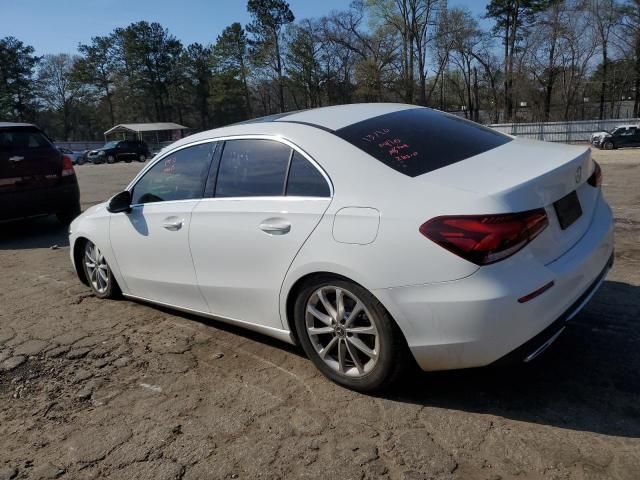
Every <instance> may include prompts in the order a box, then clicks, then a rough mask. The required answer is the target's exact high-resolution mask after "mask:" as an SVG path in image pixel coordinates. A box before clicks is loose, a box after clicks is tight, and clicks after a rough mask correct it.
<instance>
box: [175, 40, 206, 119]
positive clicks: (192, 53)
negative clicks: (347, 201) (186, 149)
mask: <svg viewBox="0 0 640 480" xmlns="http://www.w3.org/2000/svg"><path fill="white" fill-rule="evenodd" d="M182 64H183V65H184V70H183V72H184V75H185V77H186V80H187V84H188V86H189V88H190V90H191V92H190V93H191V96H192V102H193V104H194V107H195V110H196V112H197V114H198V119H199V123H200V128H201V129H202V130H206V129H207V128H209V127H210V125H211V121H210V115H209V98H210V97H211V79H212V48H211V47H205V46H204V45H202V44H200V43H192V44H191V45H189V46H188V47H187V48H186V49H185V51H184V52H183V54H182Z"/></svg>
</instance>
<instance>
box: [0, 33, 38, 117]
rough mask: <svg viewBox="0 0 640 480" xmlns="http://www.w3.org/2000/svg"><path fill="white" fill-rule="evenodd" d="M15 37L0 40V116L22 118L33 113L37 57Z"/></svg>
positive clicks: (30, 48)
mask: <svg viewBox="0 0 640 480" xmlns="http://www.w3.org/2000/svg"><path fill="white" fill-rule="evenodd" d="M33 52H34V50H33V47H31V46H29V45H25V44H24V43H22V42H21V41H20V40H18V39H17V38H15V37H5V38H2V39H0V65H1V66H2V67H1V68H0V118H3V119H7V120H18V121H24V120H29V119H31V118H32V116H33V110H34V104H33V101H34V96H35V92H34V83H33V75H34V70H35V68H36V66H37V65H38V62H39V61H40V57H37V56H35V55H34V54H33Z"/></svg>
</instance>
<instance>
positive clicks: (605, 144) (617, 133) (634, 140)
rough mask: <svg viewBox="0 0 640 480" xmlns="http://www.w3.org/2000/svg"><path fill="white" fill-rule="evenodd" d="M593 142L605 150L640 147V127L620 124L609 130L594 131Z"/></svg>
mask: <svg viewBox="0 0 640 480" xmlns="http://www.w3.org/2000/svg"><path fill="white" fill-rule="evenodd" d="M591 144H592V145H593V146H594V147H598V148H602V149H604V150H613V149H614V148H622V147H640V128H639V127H638V126H637V125H620V126H618V127H615V128H614V129H612V130H611V131H609V132H598V133H594V134H593V135H591Z"/></svg>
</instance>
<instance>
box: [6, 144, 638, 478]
mask: <svg viewBox="0 0 640 480" xmlns="http://www.w3.org/2000/svg"><path fill="white" fill-rule="evenodd" d="M594 156H595V157H596V158H597V160H598V161H600V162H601V164H602V166H603V171H604V190H605V193H606V196H607V198H608V199H609V201H610V203H611V204H612V206H613V210H614V213H615V219H616V235H617V250H616V263H615V267H614V269H613V271H612V273H611V274H610V275H609V277H608V280H607V281H606V283H605V284H604V286H603V287H602V289H601V290H600V291H599V292H598V293H597V294H596V296H595V297H594V299H593V300H592V301H591V303H590V304H589V305H588V307H587V308H586V309H585V310H584V311H583V312H582V313H581V314H580V315H579V316H578V317H576V318H575V319H574V321H573V322H572V324H571V326H570V328H567V330H566V331H565V333H564V334H563V336H561V337H560V339H559V340H558V341H557V342H556V343H555V344H554V345H553V347H552V348H551V349H549V350H548V351H547V352H546V353H545V355H543V356H542V357H541V358H540V359H539V360H537V361H536V362H534V363H533V364H530V365H526V366H524V365H523V366H518V367H517V368H511V369H508V370H504V369H500V370H498V369H476V370H472V371H464V372H448V373H436V374H433V373H432V374H426V373H418V372H416V373H413V374H411V375H409V376H408V378H407V380H405V381H404V383H403V384H401V385H400V386H399V387H398V389H397V390H396V391H395V392H394V393H393V394H388V395H385V396H382V397H373V396H366V395H361V394H357V393H354V392H351V391H348V390H345V389H343V388H340V387H338V386H336V385H334V384H333V383H331V382H329V381H328V380H326V379H325V378H324V377H322V376H321V375H320V374H319V373H318V372H317V371H316V369H315V368H314V367H313V365H312V364H311V363H310V362H309V361H308V360H306V359H305V358H304V356H303V355H302V354H301V352H300V351H299V350H298V349H296V348H293V347H289V346H286V345H283V344H280V343H278V342H276V341H273V340H270V339H268V338H265V337H262V336H259V335H254V334H251V333H247V332H245V331H242V330H240V329H236V328H232V327H229V326H225V325H223V324H220V323H217V322H215V321H209V320H203V319H201V318H196V317H191V316H187V315H184V314H179V313H173V312H170V311H166V310H163V309H159V308H154V307H150V306H146V305H142V304H138V303H134V302H131V301H125V300H121V301H101V300H98V299H97V298H95V297H94V296H92V294H91V293H90V291H89V289H88V288H87V287H85V286H84V285H82V284H81V283H80V282H79V281H78V280H77V278H76V277H75V274H74V273H73V271H72V267H71V264H70V262H69V248H68V243H67V239H66V231H65V229H64V228H61V227H60V226H58V225H57V223H56V221H55V219H54V218H48V219H39V220H31V221H21V222H17V223H12V224H5V225H1V226H0V267H1V270H0V273H1V275H0V370H2V371H0V480H2V479H10V478H11V479H12V478H21V479H22V478H30V479H38V478H73V479H76V478H77V479H83V478H118V479H120V478H121V479H136V480H143V479H153V480H163V479H174V478H175V479H180V478H183V479H190V480H191V479H208V478H212V479H218V478H220V479H221V478H244V479H254V478H268V479H272V478H274V479H277V478H341V479H351V478H352V479H361V478H390V479H427V478H429V479H432V478H433V479H450V478H463V479H494V480H497V479H509V478H518V479H543V478H544V479H547V478H557V479H591V478H616V479H629V480H637V479H639V478H640V347H639V345H640V328H639V327H640V149H637V150H626V151H611V152H600V151H597V152H594ZM140 167H141V165H140V164H135V163H134V164H116V165H99V166H93V165H84V166H81V167H77V172H78V177H79V179H80V186H81V190H82V200H83V203H84V207H85V208H86V207H87V206H88V205H90V204H93V203H96V202H99V201H101V200H103V199H105V198H106V197H108V196H109V195H111V194H112V193H115V192H117V191H118V190H119V189H121V188H122V187H123V186H124V185H126V183H128V181H129V179H130V178H131V177H132V176H133V175H134V173H135V172H136V171H137V170H138V169H139V168H140ZM52 245H57V246H58V247H59V248H57V249H52V248H50V247H51V246H52Z"/></svg>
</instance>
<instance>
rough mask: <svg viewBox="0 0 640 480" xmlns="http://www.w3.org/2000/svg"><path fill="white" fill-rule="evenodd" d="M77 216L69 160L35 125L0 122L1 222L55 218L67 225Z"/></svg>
mask: <svg viewBox="0 0 640 480" xmlns="http://www.w3.org/2000/svg"><path fill="white" fill-rule="evenodd" d="M79 213H80V191H79V189H78V180H77V179H76V174H75V171H74V170H73V164H72V163H71V159H70V158H69V157H67V156H65V155H63V154H62V153H61V152H60V151H59V150H58V149H57V148H56V147H55V146H54V145H53V143H51V141H50V140H49V139H48V138H47V136H46V135H45V134H44V133H43V132H42V131H41V130H40V129H39V128H38V127H36V126H35V125H30V124H26V123H6V122H0V221H4V220H13V219H18V218H23V217H31V216H36V215H49V214H56V215H57V216H58V219H59V220H60V221H61V222H62V223H64V224H68V223H71V220H73V219H74V218H75V217H76V216H77V215H78V214H79Z"/></svg>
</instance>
